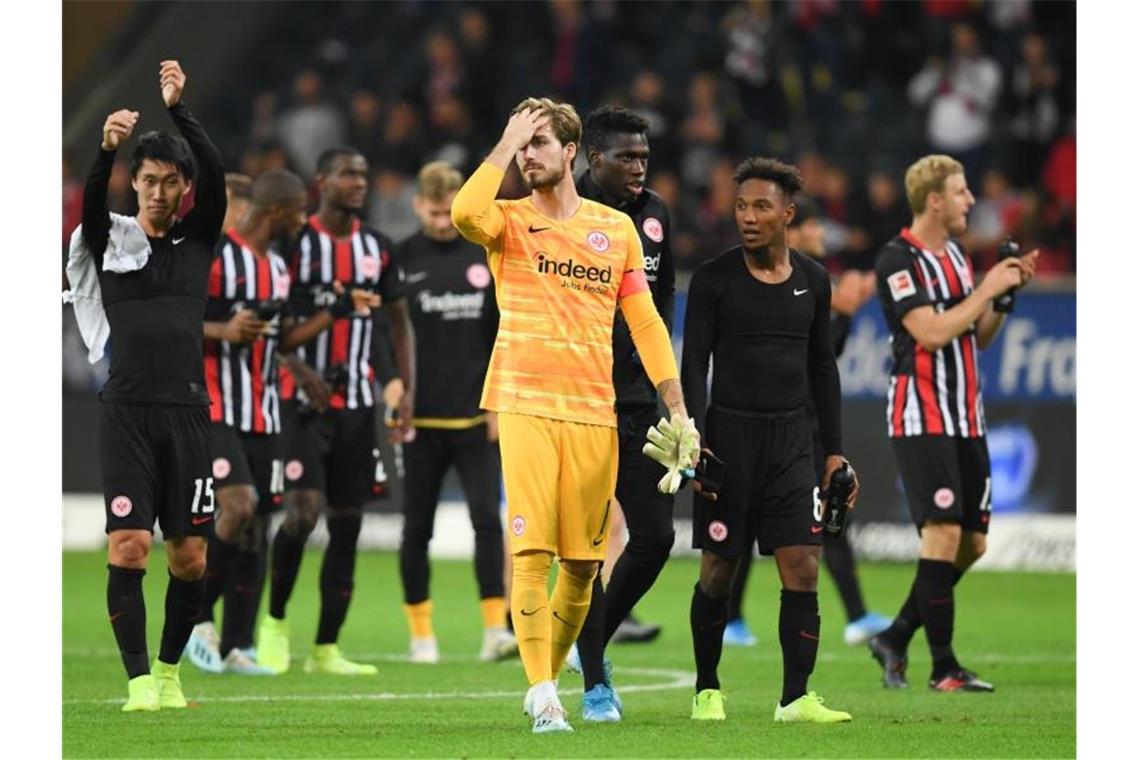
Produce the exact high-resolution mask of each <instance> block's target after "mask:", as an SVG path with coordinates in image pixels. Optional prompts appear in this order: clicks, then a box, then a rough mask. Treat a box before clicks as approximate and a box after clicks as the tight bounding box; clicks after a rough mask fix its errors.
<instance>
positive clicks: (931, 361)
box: [870, 155, 1038, 691]
mask: <svg viewBox="0 0 1140 760" xmlns="http://www.w3.org/2000/svg"><path fill="white" fill-rule="evenodd" d="M905 182H906V195H907V201H908V202H909V204H910V208H911V211H912V212H913V213H914V221H913V222H912V223H911V225H910V227H909V228H908V229H904V230H903V231H902V232H900V233H899V234H898V235H897V236H896V237H895V238H893V239H892V240H891V241H890V242H888V243H887V244H886V245H885V246H884V247H883V249H882V251H881V252H880V253H879V258H878V260H877V261H876V263H875V274H876V277H877V281H878V290H879V303H880V304H881V305H882V307H883V314H884V316H885V317H886V320H887V326H888V327H889V328H890V330H891V350H892V352H893V354H894V364H893V366H892V368H891V378H890V384H889V386H888V390H887V431H888V435H889V436H890V438H891V443H892V444H893V446H894V449H895V456H896V458H897V459H898V465H899V473H900V475H901V476H902V482H903V487H904V490H905V491H906V498H907V503H908V505H909V506H910V512H911V517H912V518H913V519H914V523H915V525H916V526H917V527H918V532H919V535H920V536H921V546H920V548H919V554H918V556H919V560H918V568H917V571H916V573H915V579H914V583H913V585H912V586H911V589H910V594H909V595H908V596H907V598H906V601H905V602H904V603H903V606H902V608H901V609H900V610H899V613H898V616H897V617H896V618H895V620H894V622H893V623H891V626H890V628H888V629H887V630H886V631H884V632H883V633H881V634H879V635H878V636H875V637H874V638H872V639H871V641H870V646H871V653H872V654H873V655H874V657H875V659H876V660H878V661H879V664H880V665H882V667H883V685H884V686H886V687H887V688H902V687H905V686H907V680H906V665H907V656H906V650H907V646H908V645H909V643H910V640H911V637H913V636H914V633H915V631H916V630H917V629H918V627H919V626H925V627H926V639H927V643H928V644H929V645H930V656H931V659H932V668H931V672H930V680H929V685H930V688H931V689H934V690H936V691H993V690H994V687H993V685H992V684H990V683H987V682H985V681H983V680H981V679H980V678H978V677H977V675H976V674H975V673H974V672H973V671H970V670H967V669H966V668H964V667H963V666H962V665H961V663H960V662H958V659H957V657H956V656H955V654H954V649H953V646H952V638H953V631H954V587H955V586H956V585H957V583H958V581H959V580H961V578H962V575H963V574H964V573H965V572H966V571H967V570H968V569H969V568H970V566H971V565H973V564H974V563H975V562H976V561H977V560H978V558H979V557H981V556H982V554H984V553H985V551H986V534H987V533H988V531H989V525H990V511H991V508H992V501H991V493H990V483H991V481H990V456H989V449H988V448H987V447H986V417H985V412H984V410H983V408H982V388H981V376H980V372H979V369H978V351H979V349H984V348H985V347H986V346H988V345H990V343H992V342H993V340H994V338H995V337H996V336H997V333H998V331H999V330H1000V329H1001V326H1002V325H1003V324H1004V323H1005V316H1006V312H1005V311H1002V310H1001V309H1000V308H999V307H998V306H997V305H996V303H995V299H1000V298H1001V297H1002V296H1004V295H1005V294H1007V293H1009V292H1010V291H1012V290H1013V289H1015V288H1018V287H1021V286H1022V285H1024V284H1025V283H1027V282H1028V281H1029V280H1030V279H1031V278H1032V277H1033V274H1034V272H1035V271H1036V268H1037V255H1038V254H1037V251H1031V252H1030V253H1028V254H1026V255H1024V256H1020V257H1010V258H1006V259H1003V260H1001V261H999V262H998V263H997V264H996V265H994V267H993V268H992V269H991V270H990V271H989V272H988V273H987V274H986V275H985V277H984V278H983V279H982V280H981V282H978V283H977V285H975V282H974V269H973V265H972V264H971V263H970V259H969V257H968V256H967V255H966V253H965V251H963V250H962V248H961V246H960V245H959V244H958V242H957V241H956V240H955V238H957V237H960V236H962V235H964V234H965V232H966V228H967V223H966V216H967V214H968V213H969V211H970V207H971V206H973V205H974V196H973V195H972V194H971V193H970V189H969V187H968V186H967V185H966V175H965V172H964V170H963V168H962V164H960V163H959V162H958V161H956V160H955V159H953V158H951V157H950V156H944V155H930V156H924V157H923V158H920V159H919V160H918V161H916V162H915V163H913V164H911V166H910V168H908V169H907V171H906V180H905Z"/></svg>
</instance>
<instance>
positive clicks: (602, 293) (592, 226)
mask: <svg viewBox="0 0 1140 760" xmlns="http://www.w3.org/2000/svg"><path fill="white" fill-rule="evenodd" d="M502 178H503V172H502V171H501V170H500V169H498V168H497V167H495V166H493V165H492V164H487V163H484V164H483V165H482V166H480V167H479V169H478V170H477V171H476V172H475V173H474V174H473V175H472V176H471V178H470V179H469V180H468V181H467V183H466V185H465V186H464V187H463V188H462V189H461V190H460V191H459V193H458V194H457V195H456V198H455V202H454V206H453V210H452V217H453V218H454V219H456V222H457V226H458V228H459V231H460V233H462V234H463V236H464V237H466V238H467V239H468V240H471V241H472V242H475V243H478V244H480V245H482V246H483V247H484V248H485V249H486V250H487V260H488V264H489V266H490V269H491V272H492V273H493V275H494V277H495V297H496V299H497V303H498V307H499V314H500V317H499V332H498V335H497V336H496V338H495V347H494V350H493V352H492V354H491V362H490V366H489V367H488V369H487V376H486V379H485V381H484V384H483V396H482V401H481V405H482V407H483V408H484V409H489V410H491V411H495V412H514V413H517V414H532V415H536V416H539V417H548V418H552V419H557V420H567V421H571V422H582V423H586V424H592V425H605V426H608V427H616V426H617V420H616V416H615V412H614V386H613V374H612V373H613V324H614V315H615V313H616V310H617V307H618V298H619V296H624V295H627V294H630V293H633V292H640V291H641V290H642V289H644V287H645V280H644V276H643V275H641V274H634V275H633V276H631V274H632V273H634V272H636V271H637V270H642V269H644V266H645V264H644V259H643V257H642V254H641V240H640V238H638V236H637V231H636V230H635V229H634V226H633V222H632V220H631V219H630V218H629V216H627V215H626V214H623V213H622V212H620V211H617V210H614V209H612V208H610V207H608V206H605V205H602V204H600V203H596V202H594V201H591V200H586V199H582V205H581V206H580V207H579V209H578V211H577V212H576V213H575V214H574V215H573V216H572V217H570V218H569V219H565V220H562V221H559V220H556V219H551V218H550V217H547V216H544V215H543V214H541V213H540V212H539V211H538V210H537V209H536V208H535V206H534V204H533V203H532V202H531V200H530V198H524V199H522V200H513V201H512V200H493V199H494V196H495V193H496V192H497V190H498V187H499V185H500V183H501V182H502ZM623 283H624V285H623Z"/></svg>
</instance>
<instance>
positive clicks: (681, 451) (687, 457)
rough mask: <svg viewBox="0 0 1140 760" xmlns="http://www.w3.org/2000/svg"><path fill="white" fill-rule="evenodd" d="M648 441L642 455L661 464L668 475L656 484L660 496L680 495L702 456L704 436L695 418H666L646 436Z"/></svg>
mask: <svg viewBox="0 0 1140 760" xmlns="http://www.w3.org/2000/svg"><path fill="white" fill-rule="evenodd" d="M646 437H647V438H648V439H649V442H648V443H646V444H645V446H644V448H642V449H641V450H642V452H643V453H644V454H645V455H646V456H648V457H650V458H651V459H653V460H655V461H657V462H659V463H660V464H661V465H662V466H663V467H664V468H665V469H666V473H665V475H664V477H662V478H661V480H660V481H658V483H657V490H658V491H660V492H661V493H677V490H678V489H679V488H680V487H681V483H682V482H683V481H684V478H691V477H693V473H694V468H695V467H696V466H697V459H698V458H699V457H700V455H701V436H700V433H698V432H697V426H696V424H695V423H694V422H693V420H692V418H685V417H682V416H681V415H679V414H674V415H673V416H672V417H671V418H670V419H668V420H666V419H665V418H664V417H662V418H661V420H660V421H659V422H658V423H657V424H656V425H654V426H653V427H651V428H649V432H648V434H647V436H646Z"/></svg>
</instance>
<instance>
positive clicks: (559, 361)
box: [451, 98, 699, 733]
mask: <svg viewBox="0 0 1140 760" xmlns="http://www.w3.org/2000/svg"><path fill="white" fill-rule="evenodd" d="M581 134H582V122H581V120H580V119H579V117H578V114H577V113H576V112H575V111H574V108H573V106H570V105H569V104H566V103H556V102H554V101H552V100H549V99H547V98H542V99H538V98H528V99H526V100H524V101H523V102H521V103H519V105H518V106H516V107H515V109H514V111H513V112H512V114H511V117H510V120H509V121H508V122H507V126H506V128H505V129H504V130H503V136H502V138H501V139H500V140H499V143H498V145H496V146H495V149H494V150H492V151H491V154H490V155H489V156H487V159H486V160H485V161H484V162H483V164H482V165H481V166H480V167H479V168H478V170H476V171H475V173H474V174H473V175H472V176H471V178H470V179H469V180H468V181H467V183H466V184H465V185H464V186H463V187H462V188H461V189H460V190H459V192H458V194H457V195H456V196H455V200H454V202H453V204H452V207H451V219H452V221H453V222H454V223H455V226H456V228H457V229H458V230H459V232H460V233H461V234H462V235H463V236H464V237H465V238H467V239H468V240H471V241H473V242H475V243H478V244H480V245H482V246H483V247H484V248H486V249H487V260H488V264H489V266H490V268H491V272H492V273H493V274H494V277H495V296H496V299H497V302H498V305H499V310H500V318H499V331H498V335H497V336H496V339H495V347H494V350H493V352H492V354H491V362H490V367H489V368H488V370H487V378H486V381H485V383H484V386H483V398H482V404H481V405H482V407H483V408H484V409H487V410H488V411H494V412H498V414H499V447H500V450H501V452H502V460H503V478H504V483H505V486H506V497H507V507H508V513H507V521H508V526H507V528H508V536H509V540H510V549H511V554H512V556H513V557H514V571H513V576H512V589H511V615H512V618H513V619H514V626H515V633H516V636H517V637H518V643H519V655H520V656H521V657H522V661H523V665H524V667H525V669H526V675H527V680H528V681H529V682H530V689H529V690H528V691H527V694H526V699H525V700H524V702H523V709H524V710H525V711H526V712H527V714H528V715H530V716H531V717H532V718H533V720H534V732H535V733H545V732H547V731H569V730H571V728H570V725H569V724H568V723H567V721H566V711H565V710H563V709H562V705H561V703H560V702H559V700H558V694H557V692H556V689H555V681H554V679H555V678H556V677H557V675H558V671H559V670H560V668H561V667H562V663H563V661H564V660H565V659H566V653H567V652H568V651H569V649H570V646H571V644H573V643H574V641H575V639H576V638H577V637H578V631H579V630H580V629H581V627H582V623H583V621H584V620H585V617H586V612H587V610H588V609H589V606H590V591H591V584H592V583H593V579H594V574H595V573H596V572H597V571H598V567H599V564H600V563H601V561H602V560H603V559H604V558H605V556H606V543H607V537H608V536H609V520H610V505H611V501H612V499H613V492H614V481H615V479H616V477H617V453H618V447H617V417H616V414H615V412H614V388H613V375H612V369H613V368H612V365H613V355H612V351H611V347H612V345H613V338H612V334H611V333H612V330H613V322H614V316H615V313H616V310H617V307H619V306H620V307H621V309H622V313H623V315H624V317H625V319H626V321H627V322H628V323H629V326H630V332H631V333H632V335H633V341H634V344H635V346H636V347H637V350H638V353H639V354H640V355H641V358H642V361H643V362H644V365H645V369H646V371H647V373H648V375H649V377H650V379H651V380H652V381H653V383H654V385H656V386H657V392H658V395H659V396H660V397H661V399H662V400H663V401H664V402H665V405H666V406H667V407H668V409H669V413H670V419H669V420H668V421H665V420H662V421H661V422H660V423H658V426H657V427H656V428H655V429H654V434H653V438H652V441H651V443H650V444H649V445H647V447H646V448H647V453H651V455H652V456H653V457H654V458H655V459H657V461H659V462H661V463H662V464H664V465H665V466H666V468H667V472H666V474H665V476H664V477H663V478H662V481H661V483H660V484H659V487H660V488H662V490H667V491H668V492H675V491H676V490H677V488H678V487H679V485H680V483H681V480H682V474H681V473H682V471H684V470H688V469H691V468H692V467H693V466H694V465H695V463H696V460H697V457H698V454H699V441H698V436H697V432H696V428H695V427H694V425H693V421H692V420H691V419H689V416H688V413H687V412H686V410H685V403H684V400H683V399H682V396H681V385H680V382H679V380H678V372H677V363H676V360H675V359H674V357H673V350H672V345H671V344H670V342H669V335H668V333H667V332H666V330H665V325H664V323H663V322H662V321H661V317H660V316H658V314H657V310H656V308H655V307H654V305H653V300H652V298H651V296H650V293H649V287H648V284H647V282H646V280H645V274H644V260H643V257H642V254H641V242H640V240H639V238H638V236H637V231H636V230H635V229H634V227H633V222H632V221H631V220H630V218H629V216H627V215H626V214H623V213H621V212H620V211H615V210H614V209H611V208H609V207H607V206H604V205H602V204H600V203H596V202H594V201H590V200H586V199H583V198H581V197H579V195H578V192H577V190H576V189H575V187H574V177H573V175H572V173H571V165H572V164H573V162H574V157H575V155H576V154H577V152H578V144H579V141H580V139H581ZM512 160H514V161H515V162H516V163H517V165H518V168H519V170H520V171H521V172H522V176H523V179H524V180H525V182H526V184H527V186H528V187H529V188H530V191H531V194H530V196H529V197H527V198H524V199H522V200H517V201H497V200H495V195H496V194H497V192H498V190H499V185H500V184H501V183H502V180H503V174H504V173H505V172H506V170H507V168H508V167H509V165H510V162H511V161H512ZM555 556H558V558H559V560H560V564H559V572H558V580H557V582H556V584H555V586H554V594H553V596H551V595H549V594H548V593H547V590H546V583H547V578H548V577H549V574H550V567H551V564H552V563H553V560H554V557H555Z"/></svg>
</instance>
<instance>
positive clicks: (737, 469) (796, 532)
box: [681, 158, 858, 723]
mask: <svg viewBox="0 0 1140 760" xmlns="http://www.w3.org/2000/svg"><path fill="white" fill-rule="evenodd" d="M733 179H734V180H735V181H736V185H737V190H736V203H735V216H736V226H737V229H738V230H739V232H740V236H741V239H742V245H739V246H735V247H733V248H730V249H728V250H727V251H725V252H724V253H722V254H721V255H719V256H717V257H716V258H714V259H712V260H711V261H709V262H708V263H706V264H704V265H702V266H701V267H700V268H699V269H697V271H696V272H695V273H694V274H693V279H692V282H691V283H690V285H689V303H688V307H687V309H688V310H687V312H686V314H685V350H684V356H683V358H682V361H681V376H682V381H683V383H684V389H685V399H686V400H687V401H688V403H689V404H690V405H691V407H692V408H693V409H694V410H696V414H697V418H698V420H703V424H702V425H700V429H701V431H702V434H703V436H704V446H705V447H706V448H707V449H709V450H710V451H711V452H714V453H715V454H716V455H719V456H720V457H723V461H724V467H723V478H722V479H721V483H720V487H719V490H711V491H709V492H706V491H704V490H702V486H701V485H700V483H699V481H694V487H695V488H696V490H698V491H700V492H701V495H702V496H704V497H706V498H694V500H693V502H694V504H693V546H694V547H695V548H699V549H701V550H702V551H701V569H700V579H699V581H698V582H697V584H696V586H695V587H694V589H693V601H692V607H691V610H690V625H691V627H692V635H693V652H694V655H695V658H696V664H697V683H696V691H697V693H696V695H695V696H694V697H693V709H692V718H693V719H694V720H724V719H725V713H724V696H723V694H722V693H721V691H720V680H719V678H718V675H717V665H718V664H719V662H720V655H721V649H722V646H723V643H724V626H725V623H726V618H727V610H726V600H727V597H728V592H729V586H730V583H731V581H732V577H733V573H734V571H735V569H736V565H737V562H738V559H739V557H740V555H741V554H743V553H744V552H746V551H751V549H752V544H753V543H758V544H759V547H760V552H761V553H762V554H774V555H775V559H776V569H777V571H778V572H779V575H780V584H781V586H782V590H781V592H780V614H779V624H778V629H779V639H780V648H781V650H782V652H783V661H784V684H783V694H782V695H781V697H780V700H779V703H778V704H777V705H776V709H775V714H774V718H775V720H776V721H778V722H784V721H805V722H812V723H836V722H841V721H849V720H851V715H850V714H848V713H846V712H842V711H839V710H831V709H828V708H826V707H824V706H823V700H822V699H821V698H820V697H819V696H818V695H816V693H815V692H809V691H808V690H807V682H808V677H809V676H810V675H811V673H812V671H813V670H814V668H815V660H816V653H817V651H818V648H819V635H820V619H819V600H818V595H817V593H816V584H817V581H818V577H819V553H820V545H821V544H822V543H823V536H822V533H823V522H822V519H823V506H822V503H821V501H820V496H819V494H820V491H821V490H826V489H827V488H828V486H829V484H830V481H831V478H832V475H833V474H834V473H835V472H836V471H837V470H838V469H840V468H841V467H845V466H847V462H846V460H845V459H844V457H843V449H842V436H841V431H840V418H839V405H840V397H839V370H838V369H837V368H836V365H835V354H834V353H833V351H832V345H831V281H830V280H829V279H828V276H827V271H826V270H825V269H824V268H823V267H822V266H820V265H819V264H817V263H816V262H814V261H812V260H811V259H810V258H808V257H807V256H805V255H803V254H802V253H800V252H798V251H794V250H790V249H789V248H788V245H787V240H786V238H787V226H788V224H789V223H790V222H791V221H792V218H793V217H794V216H795V211H796V205H795V203H794V201H793V199H794V197H795V195H796V193H798V192H799V191H800V189H801V186H802V180H801V179H800V175H799V172H798V171H797V170H796V169H795V167H792V166H788V165H786V164H783V163H780V162H779V161H775V160H772V159H767V158H750V159H747V160H746V161H744V162H742V163H741V164H740V165H739V166H738V167H737V169H736V173H735V175H734V177H733ZM710 358H712V359H713V374H712V392H711V404H709V405H708V410H707V417H706V414H705V410H706V397H707V396H708V393H707V392H706V388H707V386H706V383H707V379H708V371H709V360H710ZM813 408H814V410H815V415H814V417H815V419H816V420H818V423H819V437H820V441H821V443H822V447H823V453H824V467H823V477H822V479H821V478H818V477H817V475H816V470H815V464H814V457H813V452H812V449H813V445H812V427H813V415H812V409H813ZM857 495H858V484H857V482H856V485H855V488H853V489H852V492H851V494H850V496H849V498H848V508H850V507H852V506H854V502H855V498H856V497H857Z"/></svg>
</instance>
